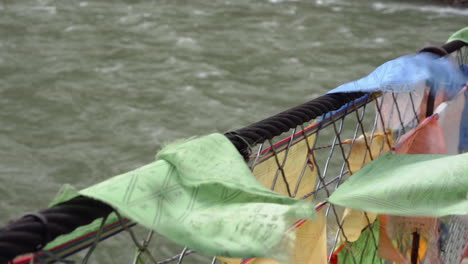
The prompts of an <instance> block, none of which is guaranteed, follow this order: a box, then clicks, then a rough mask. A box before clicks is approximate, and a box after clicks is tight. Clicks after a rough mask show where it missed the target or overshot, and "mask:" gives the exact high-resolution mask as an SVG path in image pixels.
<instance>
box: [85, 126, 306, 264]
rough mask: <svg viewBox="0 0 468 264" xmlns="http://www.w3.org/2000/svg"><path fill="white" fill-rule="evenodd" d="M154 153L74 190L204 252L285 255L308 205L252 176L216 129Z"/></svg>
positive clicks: (235, 150)
mask: <svg viewBox="0 0 468 264" xmlns="http://www.w3.org/2000/svg"><path fill="white" fill-rule="evenodd" d="M157 158H158V160H157V161H155V162H153V163H150V164H148V165H146V166H143V167H141V168H139V169H136V170H134V171H131V172H128V173H125V174H122V175H119V176H115V177H113V178H110V179H108V180H106V181H104V182H101V183H99V184H97V185H94V186H91V187H89V188H87V189H84V190H81V191H80V192H79V193H80V194H81V195H84V196H88V197H91V198H94V199H97V200H100V201H103V202H105V203H107V204H110V205H111V206H113V207H114V208H116V209H117V210H118V211H119V212H120V213H122V214H123V215H124V216H126V217H128V218H130V219H132V220H134V221H136V222H137V223H139V224H141V225H143V226H145V227H146V228H149V229H152V230H155V231H157V232H158V233H160V234H162V235H164V236H166V237H168V238H169V239H171V240H173V241H175V242H177V243H179V244H182V245H185V246H187V247H189V248H191V249H194V250H198V251H201V252H204V253H206V254H211V255H218V256H225V257H246V256H248V257H266V256H268V257H269V258H276V259H280V260H285V259H287V258H288V257H289V254H290V250H292V248H291V247H292V245H293V242H294V232H292V231H288V230H289V229H290V227H291V226H292V225H293V224H294V222H295V221H296V220H298V219H313V218H315V210H314V206H313V205H312V204H311V203H310V202H305V201H301V200H297V199H293V198H289V197H287V196H284V195H281V194H278V193H275V192H273V191H271V190H270V189H268V188H266V187H264V186H263V185H262V184H261V183H259V182H258V181H257V180H256V178H255V176H253V174H252V172H251V171H250V170H249V168H248V166H247V165H246V163H245V161H244V159H243V157H242V156H241V155H240V154H239V152H238V151H237V149H236V148H235V147H234V146H233V145H232V143H231V142H230V141H229V140H228V139H227V138H226V137H225V136H223V135H221V134H212V135H208V136H204V137H200V138H196V139H191V140H186V141H179V142H176V143H173V144H170V145H168V146H166V147H165V148H163V149H162V150H161V151H160V152H159V153H158V155H157Z"/></svg>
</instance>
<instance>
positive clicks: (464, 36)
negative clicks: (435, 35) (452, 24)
mask: <svg viewBox="0 0 468 264" xmlns="http://www.w3.org/2000/svg"><path fill="white" fill-rule="evenodd" d="M454 40H461V41H463V42H465V43H468V27H465V28H462V29H460V30H458V31H457V32H455V33H453V35H452V36H450V38H449V39H448V40H447V43H448V42H451V41H454Z"/></svg>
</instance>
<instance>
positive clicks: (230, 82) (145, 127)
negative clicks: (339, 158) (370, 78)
mask: <svg viewBox="0 0 468 264" xmlns="http://www.w3.org/2000/svg"><path fill="white" fill-rule="evenodd" d="M467 22H468V10H467V9H457V8H453V7H448V6H440V5H435V4H433V3H430V1H419V2H418V1H405V2H398V1H387V0H386V1H368V0H354V1H350V0H315V1H302V0H299V1H283V0H270V1H268V0H262V1H258V0H254V1H252V0H250V1H247V0H209V1H207V0H203V1H201V0H192V1H182V0H172V1H109V0H107V1H89V2H84V1H81V2H80V1H49V0H40V1H28V0H22V1H9V0H3V1H0V195H1V196H0V209H1V213H0V223H1V224H0V225H3V224H4V223H6V222H7V221H9V220H10V219H13V218H15V217H18V216H20V215H21V214H22V213H24V212H30V211H35V210H37V209H40V208H44V207H46V206H47V205H48V203H49V202H50V201H51V200H52V199H53V197H54V196H55V194H56V193H57V191H58V190H59V188H60V187H61V186H62V185H63V184H65V183H69V184H72V185H74V186H75V187H77V188H83V187H86V186H89V185H92V184H94V183H97V182H99V181H102V180H104V179H106V178H108V177H110V176H113V175H117V174H119V173H122V172H126V171H128V170H131V169H134V168H136V167H139V166H141V165H143V164H146V163H148V162H150V161H152V160H153V159H154V156H155V154H156V152H157V150H158V149H160V147H161V146H162V145H164V144H166V143H168V142H171V141H173V140H175V139H179V138H186V137H190V136H192V135H203V134H207V133H212V132H225V131H228V130H231V129H236V128H240V127H242V126H245V125H248V124H250V123H252V122H255V121H257V120H259V119H262V118H265V117H267V116H269V115H272V114H275V113H277V112H280V111H282V110H284V109H286V108H289V107H292V106H294V105H297V104H300V103H303V102H305V101H307V100H310V99H312V98H314V97H317V96H319V95H321V94H323V93H325V92H326V91H328V90H330V89H332V88H334V87H336V86H337V85H339V84H342V83H345V82H348V81H351V80H354V79H357V78H360V77H362V76H364V75H366V74H367V73H369V72H370V71H372V70H373V69H374V68H375V67H377V66H378V65H380V64H382V63H383V62H385V61H387V60H390V59H393V58H396V57H398V56H401V55H405V54H409V53H413V52H415V51H417V50H418V49H420V48H421V47H423V46H425V45H428V44H441V43H443V42H445V40H446V39H447V38H448V37H449V36H450V35H451V33H453V32H454V31H456V30H458V29H460V28H462V27H464V26H467V24H468V23H467ZM121 237H123V238H118V239H116V240H115V241H117V242H108V243H107V244H106V243H104V244H103V246H102V249H101V250H98V251H100V253H98V254H97V259H93V260H92V262H95V263H128V262H129V261H130V259H131V258H132V257H133V252H134V251H133V249H129V248H130V246H129V244H124V241H128V240H129V238H128V236H127V235H123V236H121ZM158 241H159V242H157V243H159V244H155V245H156V247H157V248H158V249H157V250H156V253H155V254H156V255H158V254H159V255H165V256H166V255H171V254H173V253H174V252H175V248H174V246H172V245H171V244H170V243H168V242H167V241H163V242H161V240H158ZM106 245H108V247H107V249H106ZM124 245H126V246H124ZM198 262H200V261H199V260H197V259H193V263H198ZM200 263H201V262H200ZM205 263H206V262H205Z"/></svg>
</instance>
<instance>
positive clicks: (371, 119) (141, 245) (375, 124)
mask: <svg viewBox="0 0 468 264" xmlns="http://www.w3.org/2000/svg"><path fill="white" fill-rule="evenodd" d="M379 96H380V95H379V94H375V95H366V96H364V97H362V98H360V99H358V100H355V101H353V102H351V103H349V104H348V105H346V106H345V107H343V108H342V109H341V110H338V111H336V112H335V113H333V114H330V113H329V114H326V115H324V116H322V117H321V118H320V119H318V120H313V121H311V122H310V123H309V124H304V125H302V126H300V127H297V128H294V129H291V131H289V132H288V133H284V134H283V135H281V136H279V137H277V138H274V139H273V140H268V141H266V142H264V143H262V144H259V145H257V146H252V153H254V154H253V155H252V156H251V158H250V160H249V161H248V165H249V167H250V168H251V170H254V169H255V167H256V166H257V165H258V164H259V162H260V161H261V160H262V158H264V157H265V156H266V155H270V156H271V157H270V158H273V159H274V160H275V163H276V166H277V168H276V173H275V176H274V179H273V182H272V185H271V186H270V187H271V189H272V190H275V187H276V186H277V184H278V183H279V182H280V181H281V182H283V183H284V184H285V185H286V186H287V188H286V189H287V194H288V195H289V196H291V197H296V198H298V199H307V198H310V197H314V199H313V203H318V202H322V201H324V200H325V199H326V198H328V197H329V196H330V195H331V194H332V193H333V191H334V190H335V189H336V188H337V187H338V186H339V185H340V184H341V183H343V182H344V181H345V180H346V179H347V178H348V177H349V176H350V167H349V166H350V165H349V163H348V158H349V156H350V154H351V151H352V149H353V147H354V146H355V142H356V141H357V140H359V139H358V138H359V137H360V136H361V135H364V134H365V135H367V137H364V141H365V147H366V148H365V154H364V155H363V157H364V159H363V161H362V166H363V165H364V164H365V158H366V157H367V156H370V158H371V159H374V158H375V157H373V156H378V155H380V154H382V152H383V150H384V144H383V145H382V146H381V147H380V150H379V151H378V153H374V152H373V153H370V151H371V150H370V146H371V145H372V141H373V139H374V135H375V134H376V133H377V132H379V131H386V129H387V128H389V125H390V123H392V124H391V125H393V126H395V125H396V126H397V127H392V128H393V129H396V130H395V133H394V135H393V136H394V137H396V138H398V137H399V136H400V135H401V134H403V133H404V132H405V131H406V130H408V129H411V128H412V127H414V126H416V125H417V124H418V116H417V109H416V108H417V106H415V102H414V97H415V95H413V94H404V95H403V94H385V95H384V96H380V97H379ZM377 97H378V98H377ZM401 97H406V99H403V100H402V99H401ZM416 97H417V98H419V100H420V96H419V97H418V96H416ZM402 102H403V103H402ZM382 108H385V109H386V111H387V120H385V119H384V118H385V117H384V116H383V115H382V113H381V109H382ZM312 124H315V127H314V128H313V129H312V130H311V131H310V129H308V128H307V127H308V126H309V125H312ZM384 135H385V144H390V143H389V142H390V140H391V139H390V138H387V137H390V136H391V135H388V134H387V133H384ZM312 136H313V137H315V140H313V141H312V140H311V138H312ZM298 141H303V142H306V145H307V153H308V154H307V155H308V156H307V157H304V160H305V161H306V162H304V164H303V168H301V170H300V171H301V175H300V176H299V180H298V181H297V183H296V184H295V185H292V184H290V183H289V181H288V174H287V172H286V171H285V170H284V166H285V164H286V162H287V161H288V158H289V156H288V154H289V151H290V149H291V147H292V146H293V145H294V144H295V143H297V142H298ZM368 153H369V155H368ZM310 169H314V170H316V172H317V181H316V184H315V188H313V189H311V190H310V191H309V192H307V194H305V195H302V196H301V197H297V193H298V190H299V187H300V186H301V181H302V179H303V178H304V175H305V171H306V170H310ZM322 210H324V212H325V215H326V216H327V240H328V255H329V261H330V259H331V256H332V255H333V252H334V250H335V248H336V247H337V245H338V241H339V238H340V235H344V233H343V227H342V220H341V219H342V216H343V208H340V207H338V206H334V205H330V204H328V205H327V206H325V207H324V208H323V209H322ZM117 216H118V218H119V221H120V222H121V223H125V224H122V227H124V228H123V230H125V231H126V232H128V233H129V234H130V237H131V241H132V242H133V244H134V245H135V247H136V252H137V253H136V254H135V257H134V259H133V263H139V261H140V260H142V259H144V260H145V263H157V264H165V263H194V262H197V263H202V262H203V263H212V264H214V263H218V264H219V263H221V262H220V261H219V260H217V259H216V258H215V257H211V258H209V259H208V257H207V256H200V255H199V254H194V253H197V252H195V251H194V250H191V249H188V248H183V249H181V251H180V253H179V254H176V255H173V256H171V257H168V258H164V259H161V257H159V258H158V257H156V256H154V254H153V252H154V250H152V247H151V245H152V244H155V242H154V240H155V237H158V236H155V235H154V233H153V232H152V231H150V232H148V233H147V235H146V236H145V237H144V239H143V240H141V241H140V240H139V239H138V238H137V234H136V232H135V230H134V229H133V228H130V227H131V225H132V223H128V222H126V220H125V219H123V218H122V217H121V216H120V215H119V214H117ZM367 220H368V227H367V228H373V223H371V222H370V221H369V219H367ZM104 221H105V219H104V220H102V223H104ZM129 226H130V227H129ZM103 229H104V224H103V225H101V229H100V230H99V231H98V232H97V233H96V234H95V236H94V238H93V239H94V242H93V243H91V246H90V247H89V249H88V250H87V252H86V253H82V254H81V256H82V257H81V263H88V260H89V259H90V256H91V255H92V254H93V252H94V250H95V249H96V248H97V246H98V244H99V242H100V240H101V239H102V237H101V234H102V233H103ZM345 240H347V238H346V236H345ZM345 244H346V246H347V247H348V248H349V249H350V250H347V254H345V256H344V258H345V260H348V261H347V262H346V263H362V260H363V258H362V256H363V255H364V254H365V252H363V251H367V250H369V251H373V252H376V250H375V249H376V248H377V244H378V241H377V239H376V238H375V237H374V236H373V235H372V236H371V237H370V239H367V241H365V246H364V249H361V250H360V251H357V250H353V243H351V242H348V241H345ZM194 255H199V256H198V257H195V258H194ZM35 256H36V258H35V262H36V263H40V262H42V263H46V262H53V261H57V262H59V263H60V262H61V263H75V262H74V261H70V260H66V259H62V258H61V257H60V256H57V255H55V254H54V253H52V252H45V251H42V252H39V253H36V254H35ZM374 258H375V260H376V261H375V263H383V262H381V261H380V260H379V261H380V262H379V261H377V259H378V258H377V256H374ZM203 259H205V261H203ZM44 260H46V261H44ZM187 261H188V262H187Z"/></svg>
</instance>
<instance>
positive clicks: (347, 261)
mask: <svg viewBox="0 0 468 264" xmlns="http://www.w3.org/2000/svg"><path fill="white" fill-rule="evenodd" d="M379 227H380V221H379V220H377V221H375V222H374V223H373V224H371V225H368V226H367V227H366V228H365V229H364V230H363V231H362V233H361V236H359V239H358V240H357V241H356V242H353V243H346V244H345V247H344V248H343V250H342V251H341V252H340V253H339V254H338V263H340V264H351V263H360V264H376V263H379V264H383V263H385V261H384V260H383V259H381V258H380V257H379V256H378V252H377V250H378V246H377V245H378V243H379V234H380V232H379Z"/></svg>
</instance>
